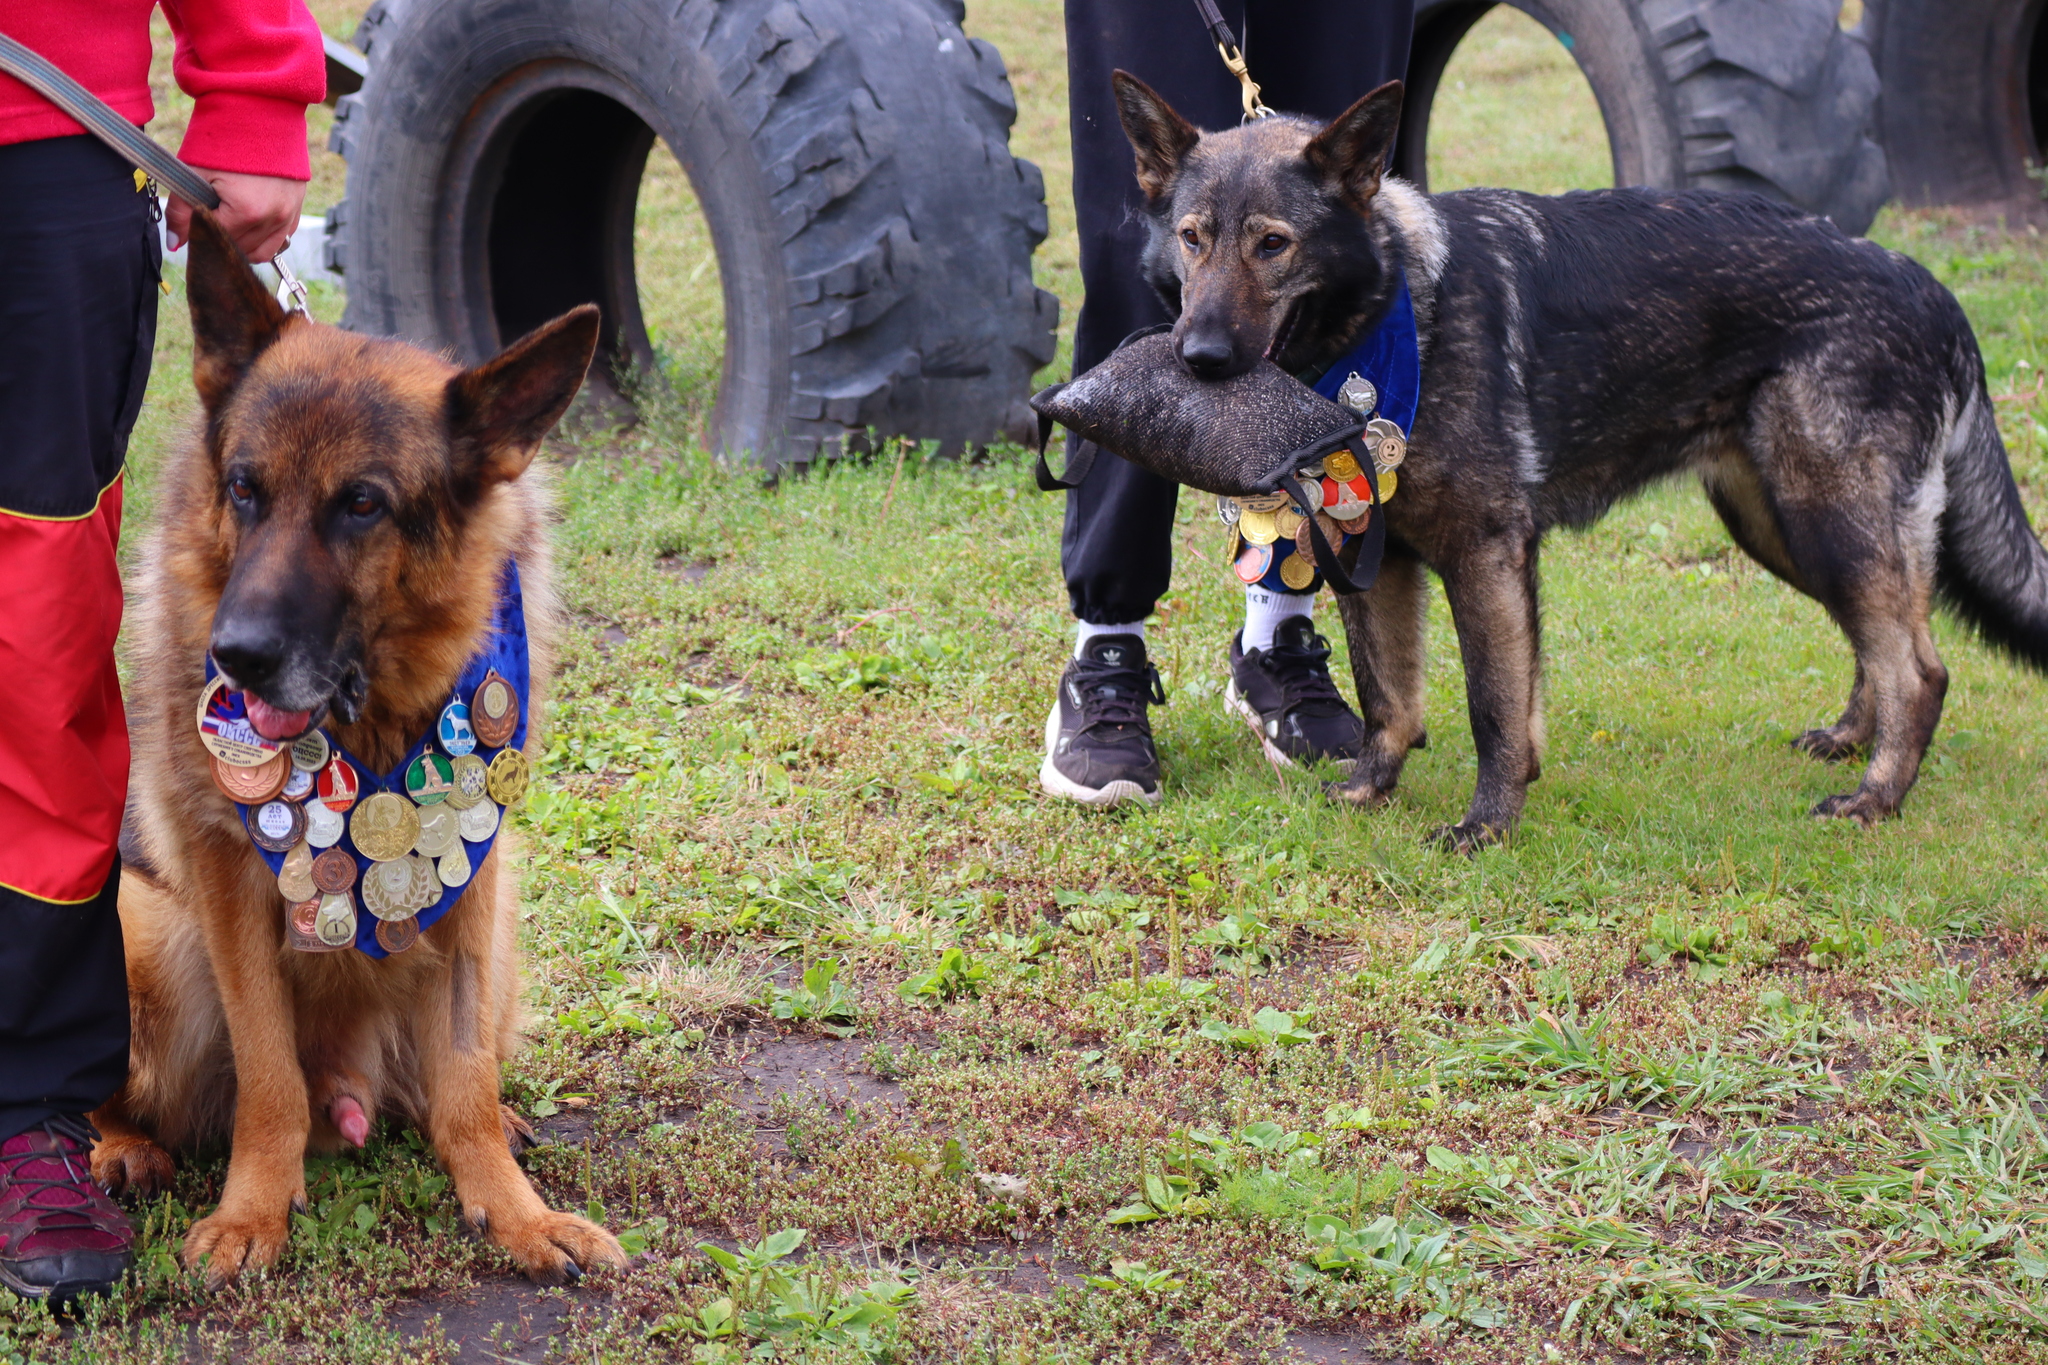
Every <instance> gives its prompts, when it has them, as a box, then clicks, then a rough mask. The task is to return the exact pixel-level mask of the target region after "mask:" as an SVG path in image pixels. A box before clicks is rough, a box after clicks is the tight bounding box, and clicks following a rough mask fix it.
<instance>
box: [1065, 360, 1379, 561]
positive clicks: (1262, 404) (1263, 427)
mask: <svg viewBox="0 0 2048 1365" xmlns="http://www.w3.org/2000/svg"><path fill="white" fill-rule="evenodd" d="M1031 406H1032V408H1033V409H1034V410H1035V411H1036V412H1037V413H1038V415H1039V428H1040V441H1039V445H1040V448H1041V453H1040V455H1039V460H1038V484H1039V487H1040V488H1043V489H1046V490H1047V491H1051V490H1054V489H1059V488H1072V487H1074V486H1076V485H1078V484H1079V483H1080V482H1081V481H1082V480H1083V479H1085V478H1086V477H1087V476H1088V470H1089V469H1090V468H1091V467H1092V466H1093V464H1094V458H1095V449H1094V447H1095V446H1100V447H1102V448H1103V449H1104V450H1108V451H1111V452H1113V453H1115V454H1117V455H1120V456H1122V457H1123V458H1124V459H1126V460H1129V461H1130V462H1131V463H1132V464H1135V465H1138V466H1140V467H1141V468H1144V469H1148V470H1150V471H1151V472H1153V473H1154V474H1157V475H1159V476H1160V477H1161V478H1166V479H1172V480H1174V481H1175V482H1176V483H1184V484H1187V485H1188V486H1189V487H1191V488H1199V489H1202V490H1204V491H1206V492H1210V493H1215V494H1219V495H1221V496H1223V497H1225V498H1259V497H1262V496H1264V495H1269V494H1274V493H1276V492H1284V493H1285V494H1287V495H1288V496H1289V497H1290V498H1291V499H1292V508H1293V510H1294V511H1295V512H1296V513H1298V514H1301V517H1303V518H1305V520H1306V526H1305V528H1304V530H1303V532H1302V534H1303V537H1304V539H1305V540H1306V541H1307V542H1308V544H1307V545H1306V546H1304V548H1305V549H1308V550H1310V551H1311V552H1312V555H1313V559H1314V564H1315V567H1316V568H1317V569H1318V570H1320V571H1321V574H1322V576H1323V577H1324V578H1327V579H1328V580H1329V582H1330V586H1331V587H1332V588H1333V589H1335V590H1336V591H1338V592H1358V591H1362V590H1363V589H1365V588H1368V587H1370V586H1371V585H1372V581H1373V578H1374V577H1375V576H1376V575H1377V573H1378V571H1379V561H1380V554H1381V551H1382V549H1383V548H1384V545H1385V541H1386V528H1385V525H1384V522H1383V519H1382V518H1381V517H1380V516H1378V515H1376V513H1377V511H1378V503H1379V490H1378V482H1377V479H1376V476H1375V471H1374V461H1373V456H1372V453H1371V449H1370V441H1371V438H1370V436H1369V435H1368V434H1367V432H1366V426H1365V423H1364V422H1363V421H1362V420H1361V419H1360V416H1359V414H1357V413H1355V412H1352V411H1350V410H1348V409H1346V408H1344V407H1342V406H1340V405H1338V404H1337V403H1333V402H1331V401H1330V400H1329V399H1327V398H1324V397H1323V396H1322V395H1320V394H1318V393H1316V392H1315V391H1314V390H1313V389H1310V388H1309V387H1308V386H1307V385H1305V384H1303V383H1301V382H1300V381H1299V380H1297V379H1295V378H1294V377H1293V376H1291V375H1289V374H1288V373H1287V372H1286V371H1284V370H1282V369H1280V368H1279V367H1278V366H1277V365H1274V364H1273V363H1272V362H1270V361H1265V360H1261V361H1260V362H1259V363H1258V364H1256V365H1254V366H1253V367H1252V368H1251V369H1249V370H1247V371H1246V372H1245V373H1243V374H1240V375H1235V376H1233V377H1231V378H1229V379H1221V380H1215V381H1206V380H1201V379H1197V378H1195V377H1194V376H1193V375H1191V374H1189V373H1188V372H1187V370H1186V369H1185V368H1183V367H1182V365H1181V364H1180V362H1179V361H1178V360H1177V359H1176V358H1175V356H1174V354H1173V338H1172V337H1171V336H1170V335H1169V334H1168V333H1167V332H1165V331H1164V330H1161V331H1155V332H1151V333H1141V334H1139V335H1138V336H1135V337H1132V338H1131V339H1130V340H1128V341H1126V342H1125V343H1124V344H1123V345H1122V346H1120V347H1118V348H1117V349H1116V350H1115V351H1114V352H1112V353H1111V354H1110V355H1109V356H1108V358H1106V359H1105V360H1103V361H1102V363H1101V364H1099V365H1097V366H1095V367H1094V368H1093V369H1091V370H1089V371H1088V372H1087V373H1085V374H1083V375H1081V376H1080V377H1079V378H1077V379H1075V380H1074V381H1073V382H1071V383H1067V384H1054V385H1053V386H1051V387H1050V388H1047V389H1043V390H1041V391H1040V392H1039V393H1037V394H1036V395H1034V396H1033V397H1032V399H1031ZM1055 422H1057V423H1058V424H1059V425H1061V426H1063V427H1065V428H1067V430H1068V431H1070V432H1072V433H1073V435H1074V437H1076V438H1079V439H1075V440H1070V441H1069V442H1068V447H1067V449H1068V459H1067V469H1066V472H1065V474H1064V475H1063V476H1055V475H1054V474H1053V473H1052V471H1051V470H1050V469H1049V468H1048V467H1047V465H1046V462H1045V456H1044V454H1043V448H1044V446H1045V444H1046V442H1047V439H1048V438H1049V437H1050V435H1051V429H1052V425H1053V423H1055ZM1091 443H1092V444H1091ZM1347 449H1348V450H1349V451H1350V452H1351V455H1350V458H1351V459H1353V460H1355V462H1356V467H1357V468H1358V469H1359V470H1360V471H1361V474H1362V477H1363V478H1364V479H1366V480H1367V481H1368V483H1369V484H1370V486H1371V488H1372V490H1373V491H1372V495H1371V503H1372V504H1373V508H1372V510H1373V512H1374V513H1375V515H1372V516H1371V518H1370V521H1369V523H1368V524H1367V526H1366V527H1365V529H1364V530H1363V531H1362V533H1361V534H1359V535H1358V536H1356V537H1355V540H1356V542H1357V551H1356V558H1355V559H1353V560H1352V563H1351V565H1350V567H1348V568H1347V567H1346V566H1345V564H1344V563H1342V562H1341V561H1340V560H1339V558H1338V554H1337V551H1336V549H1335V548H1334V547H1333V546H1332V545H1331V544H1330V541H1329V539H1328V537H1327V536H1326V534H1325V532H1324V531H1323V530H1322V529H1321V528H1320V526H1319V525H1318V520H1319V519H1318V518H1317V517H1316V516H1315V515H1314V514H1315V513H1316V512H1318V511H1320V510H1321V508H1322V507H1323V506H1324V500H1323V496H1322V494H1321V490H1320V488H1319V487H1318V482H1317V481H1318V478H1319V476H1320V474H1321V472H1322V466H1323V463H1324V461H1325V459H1326V457H1330V456H1332V455H1335V454H1337V453H1338V452H1342V451H1345V450H1347ZM1338 458H1339V459H1343V458H1345V457H1343V456H1342V455H1338ZM1304 475H1306V476H1307V477H1306V478H1304ZM1345 548H1346V549H1347V551H1348V550H1350V548H1351V547H1350V546H1348V545H1347V546H1346V547H1345ZM1345 558H1346V559H1352V556H1351V555H1350V554H1348V553H1347V554H1346V555H1345Z"/></svg>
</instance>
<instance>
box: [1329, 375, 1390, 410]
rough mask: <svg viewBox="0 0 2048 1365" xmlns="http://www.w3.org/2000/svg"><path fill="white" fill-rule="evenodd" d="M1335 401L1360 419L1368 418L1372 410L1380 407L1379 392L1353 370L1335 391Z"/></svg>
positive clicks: (1369, 381)
mask: <svg viewBox="0 0 2048 1365" xmlns="http://www.w3.org/2000/svg"><path fill="white" fill-rule="evenodd" d="M1337 401H1338V402H1339V403H1342V404H1343V405H1344V406H1345V407H1347V408H1350V409H1351V410H1352V411H1353V412H1355V413H1357V414H1358V415H1359V416H1360V417H1370V416H1371V415H1372V410H1373V409H1374V408H1376V407H1378V406H1379V405H1380V391H1379V390H1378V389H1376V388H1374V387H1373V384H1372V381H1371V380H1370V379H1367V378H1366V377H1365V376H1364V375H1362V374H1359V373H1358V372H1357V371H1356V370H1354V371H1352V373H1351V377H1350V378H1348V379H1346V380H1345V381H1344V383H1343V386H1342V387H1340V388H1339V389H1338V390H1337Z"/></svg>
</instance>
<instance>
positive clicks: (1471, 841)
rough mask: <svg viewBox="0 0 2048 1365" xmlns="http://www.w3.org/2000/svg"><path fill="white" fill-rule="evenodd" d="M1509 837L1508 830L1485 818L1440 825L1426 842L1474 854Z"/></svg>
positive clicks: (1432, 831) (1430, 833)
mask: <svg viewBox="0 0 2048 1365" xmlns="http://www.w3.org/2000/svg"><path fill="white" fill-rule="evenodd" d="M1506 837H1507V831H1505V830H1502V829H1499V828H1497V827H1495V826H1493V825H1489V824H1487V823H1486V822H1485V821H1483V820H1469V819H1468V820H1460V821H1459V822H1458V823H1457V824H1455V825H1438V826H1437V827H1436V828H1435V829H1433V830H1431V831H1430V832H1429V837H1428V838H1427V839H1425V840H1424V842H1425V843H1431V844H1435V845H1436V846H1437V847H1438V848H1442V849H1447V850H1448V851H1450V852H1452V853H1464V854H1473V853H1477V852H1478V851H1479V850H1480V849H1482V848H1486V847H1488V846H1490V845H1493V844H1497V843H1499V842H1500V841H1501V840H1502V839H1504V838H1506Z"/></svg>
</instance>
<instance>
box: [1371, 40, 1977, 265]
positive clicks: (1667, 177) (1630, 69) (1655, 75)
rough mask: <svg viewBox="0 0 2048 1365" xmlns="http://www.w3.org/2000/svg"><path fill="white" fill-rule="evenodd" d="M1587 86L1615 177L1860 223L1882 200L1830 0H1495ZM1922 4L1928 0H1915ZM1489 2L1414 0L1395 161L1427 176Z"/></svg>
mask: <svg viewBox="0 0 2048 1365" xmlns="http://www.w3.org/2000/svg"><path fill="white" fill-rule="evenodd" d="M1508 3H1510V4H1512V5H1513V6H1514V8H1516V9H1518V10H1521V11H1522V12H1523V13H1525V14H1527V15H1529V16H1530V17H1531V18H1533V19H1535V20H1536V21H1537V22H1538V23H1540V24H1542V25H1543V26H1544V27H1545V28H1547V29H1549V30H1550V31H1551V32H1552V33H1554V34H1556V35H1557V39H1558V41H1559V42H1561V43H1563V44H1564V45H1565V47H1566V48H1567V49H1568V50H1569V51H1570V52H1571V54H1572V56H1573V58H1574V59H1575V60H1576V61H1577V62H1578V64H1579V69H1580V70H1581V71H1583V72H1584V73H1585V76H1586V81H1587V83H1588V84H1589V85H1591V86H1592V87H1593V97H1594V99H1596V100H1597V101H1598V102H1599V105H1600V115H1601V118H1602V119H1603V120H1604V121H1605V123H1606V125H1607V142H1608V147H1609V149H1610V150H1611V152H1612V153H1613V157H1614V183H1615V184H1617V185H1649V186H1655V187H1658V188H1662V189H1680V188H1685V187H1688V186H1699V187H1703V188H1707V189H1720V190H1756V191H1760V192H1762V193H1764V194H1767V195H1770V196H1772V197H1773V198H1776V199H1783V200H1787V201H1789V202H1791V203H1794V204H1797V205H1799V206H1800V207H1802V208H1806V209H1810V210H1812V211H1814V212H1816V213H1822V214H1826V215H1827V216H1828V217H1830V218H1832V219H1834V221H1835V222H1836V223H1837V224H1839V225H1840V226H1841V227H1842V228H1843V230H1844V231H1847V232H1858V233H1860V232H1862V231H1863V230H1864V229H1866V228H1868V227H1869V226H1870V220H1871V219H1872V218H1874V217H1876V216H1877V210H1878V208H1879V206H1880V205H1882V204H1883V203H1884V200H1885V196H1886V194H1887V193H1888V188H1889V187H1888V182H1887V180H1886V175H1885V158H1884V152H1883V150H1882V149H1881V148H1880V147H1879V146H1878V144H1877V142H1876V140H1875V139H1876V132H1877V125H1876V103H1877V75H1876V72H1875V69H1874V68H1873V66H1872V64H1871V59H1870V54H1869V51H1868V50H1867V49H1866V48H1865V47H1864V45H1863V44H1862V42H1861V41H1859V40H1858V39H1857V38H1856V37H1855V36H1853V35H1851V34H1847V33H1844V32H1843V31H1842V30H1841V27H1840V26H1839V24H1838V23H1837V20H1836V16H1837V14H1838V12H1839V4H1838V3H1837V0H1508ZM1927 3H1928V4H1929V5H1930V6H1932V5H1935V4H1939V3H1941V0H1927ZM1492 8H1493V0H1416V5H1415V41H1414V46H1413V48H1412V49H1411V53H1410V57H1409V61H1408V102H1407V107H1406V109H1405V110H1404V112H1403V114H1402V124H1401V136H1400V142H1399V145H1398V147H1397V149H1396V152H1395V165H1396V169H1397V170H1398V171H1399V172H1400V173H1401V174H1402V175H1403V176H1406V177H1408V178H1410V179H1413V180H1414V181H1415V182H1416V183H1418V184H1421V185H1425V186H1426V185H1427V184H1428V182H1429V153H1428V149H1429V108H1430V104H1431V103H1432V101H1434V100H1435V98H1436V94H1437V88H1438V86H1439V85H1440V84H1441V82H1442V79H1443V74H1444V67H1445V65H1446V64H1447V63H1448V62H1449V61H1450V59H1451V53H1452V52H1453V51H1455V50H1456V48H1457V46H1458V42H1459V40H1460V39H1462V38H1463V37H1464V36H1465V34H1466V32H1467V30H1469V29H1470V28H1471V27H1472V25H1473V24H1475V23H1477V22H1478V21H1479V19H1480V18H1481V17H1482V16H1483V15H1484V14H1485V13H1486V12H1487V11H1488V10H1490V9H1492Z"/></svg>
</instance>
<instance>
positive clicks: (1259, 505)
mask: <svg viewBox="0 0 2048 1365" xmlns="http://www.w3.org/2000/svg"><path fill="white" fill-rule="evenodd" d="M1292 501H1294V499H1292V498H1290V497H1288V496H1287V495H1286V494H1285V493H1261V494H1259V495H1258V496H1257V497H1255V498H1239V499H1238V500H1237V505H1238V506H1240V507H1242V508H1244V510H1245V511H1247V512H1277V511H1279V510H1280V509H1281V508H1283V507H1285V506H1286V505H1287V504H1288V503H1290V502H1292Z"/></svg>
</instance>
